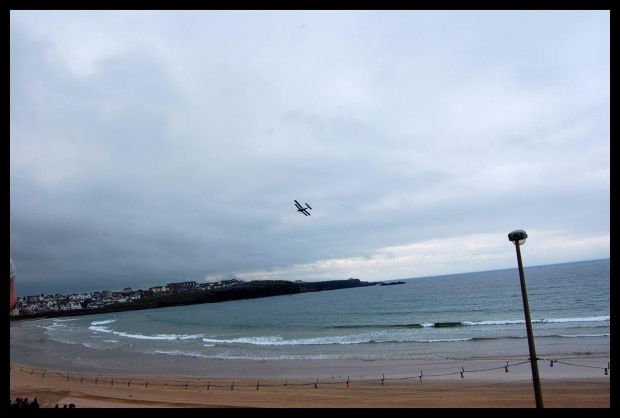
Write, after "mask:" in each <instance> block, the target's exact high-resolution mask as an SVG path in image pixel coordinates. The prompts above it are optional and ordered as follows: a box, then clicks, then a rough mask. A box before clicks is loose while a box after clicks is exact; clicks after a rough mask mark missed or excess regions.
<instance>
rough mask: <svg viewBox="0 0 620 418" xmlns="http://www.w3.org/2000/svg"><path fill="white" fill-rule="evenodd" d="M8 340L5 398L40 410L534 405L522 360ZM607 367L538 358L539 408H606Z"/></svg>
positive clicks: (18, 336)
mask: <svg viewBox="0 0 620 418" xmlns="http://www.w3.org/2000/svg"><path fill="white" fill-rule="evenodd" d="M10 334H11V338H10V362H11V370H10V392H11V395H10V396H11V400H12V401H14V400H15V398H16V397H28V398H29V399H31V400H32V399H33V398H35V397H36V398H38V401H39V404H40V405H41V407H43V408H53V407H54V405H55V404H59V407H61V408H62V406H63V405H64V404H71V403H73V404H75V405H76V407H77V408H155V407H157V408H535V399H534V392H533V385H532V373H531V366H530V363H529V360H528V357H527V354H525V353H524V355H523V356H522V357H508V358H504V357H494V358H435V359H414V360H411V359H389V360H387V359H375V360H363V359H303V360H290V359H283V360H248V359H213V358H210V359H207V358H196V357H186V356H170V355H165V354H141V353H135V352H132V351H126V350H122V349H115V350H97V349H92V348H87V347H85V346H84V345H82V344H65V343H60V342H57V341H53V340H50V339H48V338H47V337H46V336H45V334H44V333H43V331H41V330H39V332H36V328H35V332H33V330H32V329H30V330H28V332H23V333H22V332H18V330H16V329H13V328H12V329H11V333H10ZM550 359H552V360H553V361H554V365H553V367H550ZM609 361H610V352H605V353H592V354H586V353H575V354H572V355H568V354H558V355H557V356H552V357H549V356H545V357H544V358H543V357H542V356H539V361H538V367H539V374H540V380H541V387H542V394H543V399H544V403H545V408H610V407H611V400H610V380H611V379H610V373H608V374H607V375H605V374H604V370H605V368H607V367H609ZM506 368H507V369H508V372H507V371H506ZM462 372H464V373H463V377H461V373H462ZM421 375H422V380H421V381H420V376H421ZM231 386H232V387H233V389H232V390H231Z"/></svg>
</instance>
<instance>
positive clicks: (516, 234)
mask: <svg viewBox="0 0 620 418" xmlns="http://www.w3.org/2000/svg"><path fill="white" fill-rule="evenodd" d="M526 238H527V233H526V232H525V231H524V230H522V229H517V230H516V231H512V232H511V233H510V234H508V239H509V240H510V241H511V242H512V243H513V244H514V245H515V247H516V248H517V262H518V263H519V277H520V278H521V295H522V296H523V311H525V326H526V329H527V342H528V345H529V347H530V364H531V366H532V379H533V381H534V396H535V398H536V408H543V399H542V392H541V391H540V377H539V376H538V358H537V357H536V347H535V346H534V333H533V332H532V320H531V318H530V304H529V303H528V301H527V289H526V287H525V275H524V274H523V264H522V263H521V250H520V248H519V247H520V246H521V245H523V244H525V239H526Z"/></svg>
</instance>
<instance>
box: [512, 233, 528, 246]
mask: <svg viewBox="0 0 620 418" xmlns="http://www.w3.org/2000/svg"><path fill="white" fill-rule="evenodd" d="M526 238H527V233H526V232H525V231H524V230H522V229H517V230H516V231H512V232H511V233H510V234H508V239H509V240H510V241H512V243H513V244H514V245H517V242H518V243H519V245H523V244H525V239H526Z"/></svg>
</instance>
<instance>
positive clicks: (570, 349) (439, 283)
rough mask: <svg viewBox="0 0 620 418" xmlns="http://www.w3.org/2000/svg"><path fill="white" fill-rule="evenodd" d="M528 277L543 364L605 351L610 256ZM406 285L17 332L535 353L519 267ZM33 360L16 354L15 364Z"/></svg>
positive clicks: (408, 355)
mask: <svg viewBox="0 0 620 418" xmlns="http://www.w3.org/2000/svg"><path fill="white" fill-rule="evenodd" d="M524 272H525V281H526V284H527V292H528V299H529V305H530V314H531V318H532V328H533V333H534V340H535V346H536V352H537V355H538V356H539V357H545V356H551V355H563V356H570V355H577V354H594V355H596V354H602V355H609V353H610V260H609V259H603V260H592V261H580V262H574V263H565V264H554V265H545V266H535V267H525V268H524ZM361 280H363V281H374V280H373V279H372V278H367V279H364V278H361ZM394 281H395V280H394ZM399 281H403V282H404V284H397V285H392V286H368V287H360V288H353V289H341V290H331V291H323V292H314V293H304V294H295V295H290V296H289V295H285V296H275V297H268V298H260V299H251V300H239V301H229V302H222V303H209V304H202V305H192V306H182V307H170V308H161V309H151V310H141V311H131V312H120V313H109V314H94V315H84V316H76V317H63V318H52V319H39V320H33V321H20V322H17V323H12V324H11V334H12V337H13V335H16V336H17V335H24V334H28V333H30V332H32V331H33V329H36V330H37V331H38V332H41V331H42V332H43V334H44V335H45V338H47V339H49V340H53V341H54V342H56V343H59V344H63V345H66V346H67V347H69V346H73V347H75V346H80V348H81V349H82V350H87V351H90V352H92V353H93V354H96V352H106V353H112V354H114V353H117V354H121V353H124V354H128V353H130V354H131V355H137V356H147V355H157V356H160V358H166V357H168V358H172V357H175V358H178V357H191V358H193V359H197V360H200V359H246V360H279V359H289V360H295V359H308V360H311V359H342V360H344V359H358V360H379V359H382V360H391V359H399V360H402V359H446V358H451V359H475V358H504V357H519V356H522V357H524V358H525V359H527V358H528V354H529V351H528V341H527V333H526V326H525V319H524V311H523V301H522V296H521V287H520V281H519V272H518V269H517V268H516V266H515V268H512V269H505V270H495V271H483V272H475V273H464V274H453V275H445V276H434V277H423V278H413V279H399ZM27 360H28V359H27V358H22V357H21V356H20V353H19V352H18V350H11V361H24V362H26V361H27Z"/></svg>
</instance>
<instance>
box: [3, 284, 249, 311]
mask: <svg viewBox="0 0 620 418" xmlns="http://www.w3.org/2000/svg"><path fill="white" fill-rule="evenodd" d="M241 283H244V282H243V281H241V280H238V279H230V280H222V281H219V282H210V283H197V282H195V281H190V282H179V283H168V284H166V285H163V286H154V287H150V288H149V289H148V290H142V289H138V290H134V289H131V288H129V287H126V288H124V289H123V290H121V291H111V290H100V291H95V292H85V293H72V294H70V295H63V294H59V293H55V294H51V295H45V294H39V295H33V296H19V297H18V298H17V304H16V305H15V308H14V309H13V310H12V311H11V312H10V316H11V317H26V316H38V315H45V314H53V313H57V312H66V311H82V310H98V309H102V308H104V307H107V306H110V305H114V304H117V303H126V302H132V301H136V300H139V299H142V298H145V297H152V296H157V295H166V294H178V293H184V292H188V291H194V290H217V289H226V288H230V287H233V286H235V285H238V284H241Z"/></svg>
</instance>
